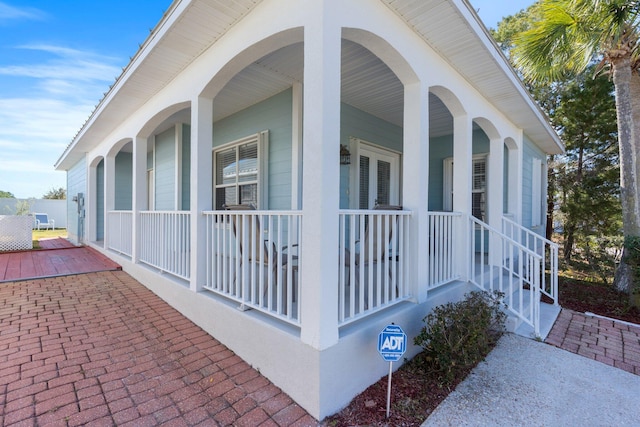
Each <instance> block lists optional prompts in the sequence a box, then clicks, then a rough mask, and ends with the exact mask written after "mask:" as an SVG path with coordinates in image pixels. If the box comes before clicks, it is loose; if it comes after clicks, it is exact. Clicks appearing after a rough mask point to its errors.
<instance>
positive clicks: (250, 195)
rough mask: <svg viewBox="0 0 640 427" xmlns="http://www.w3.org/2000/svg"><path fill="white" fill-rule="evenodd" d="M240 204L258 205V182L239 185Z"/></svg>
mask: <svg viewBox="0 0 640 427" xmlns="http://www.w3.org/2000/svg"><path fill="white" fill-rule="evenodd" d="M240 204H241V205H253V206H255V207H257V206H258V184H245V185H241V186H240Z"/></svg>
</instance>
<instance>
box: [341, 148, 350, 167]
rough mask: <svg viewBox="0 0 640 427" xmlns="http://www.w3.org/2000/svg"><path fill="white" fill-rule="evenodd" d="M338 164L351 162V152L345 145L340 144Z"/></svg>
mask: <svg viewBox="0 0 640 427" xmlns="http://www.w3.org/2000/svg"><path fill="white" fill-rule="evenodd" d="M340 164H341V165H350V164H351V153H350V152H349V149H348V148H347V146H346V145H343V144H340Z"/></svg>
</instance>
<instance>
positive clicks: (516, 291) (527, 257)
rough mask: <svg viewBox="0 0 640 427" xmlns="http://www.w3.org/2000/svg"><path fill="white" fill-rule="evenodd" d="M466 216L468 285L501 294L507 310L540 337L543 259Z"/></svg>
mask: <svg viewBox="0 0 640 427" xmlns="http://www.w3.org/2000/svg"><path fill="white" fill-rule="evenodd" d="M468 217H469V220H470V225H471V227H470V233H471V234H470V245H469V246H470V250H471V274H470V280H471V283H473V284H474V285H476V286H478V287H479V288H481V289H484V290H487V291H494V290H497V291H500V292H502V293H504V294H505V295H504V300H503V301H504V302H505V305H506V309H507V310H508V311H509V312H511V313H513V314H514V315H516V316H517V317H518V318H520V319H521V320H522V321H524V322H526V323H527V324H529V325H531V326H532V327H533V329H534V334H535V335H536V336H539V335H540V295H541V293H540V285H541V276H543V275H544V269H543V265H544V264H543V257H542V256H541V255H540V254H538V253H536V252H534V251H532V250H531V249H529V248H527V247H525V246H524V245H522V244H521V243H519V242H517V241H515V240H514V239H512V238H510V237H509V236H507V235H506V234H504V233H502V232H501V231H498V230H496V229H495V228H493V227H491V226H490V225H489V224H486V223H484V222H482V221H480V220H478V219H477V218H475V217H474V216H472V215H468ZM485 262H486V263H485ZM477 264H478V265H479V267H478V265H477ZM478 270H479V271H478ZM527 288H528V289H527ZM525 293H526V294H527V296H528V298H527V299H525Z"/></svg>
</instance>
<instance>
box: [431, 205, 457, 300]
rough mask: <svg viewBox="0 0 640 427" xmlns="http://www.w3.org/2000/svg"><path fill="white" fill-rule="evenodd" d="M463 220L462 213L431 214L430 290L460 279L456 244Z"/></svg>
mask: <svg viewBox="0 0 640 427" xmlns="http://www.w3.org/2000/svg"><path fill="white" fill-rule="evenodd" d="M462 218H463V216H462V214H461V213H460V212H429V256H428V257H427V259H428V263H429V283H428V287H429V289H434V288H437V287H439V286H442V285H446V284H447V283H450V282H453V281H454V280H457V279H459V278H460V273H459V271H460V266H459V265H458V264H457V263H456V261H457V260H458V259H459V257H456V250H457V248H456V247H455V245H454V242H455V232H456V229H457V228H458V227H460V225H461V222H462Z"/></svg>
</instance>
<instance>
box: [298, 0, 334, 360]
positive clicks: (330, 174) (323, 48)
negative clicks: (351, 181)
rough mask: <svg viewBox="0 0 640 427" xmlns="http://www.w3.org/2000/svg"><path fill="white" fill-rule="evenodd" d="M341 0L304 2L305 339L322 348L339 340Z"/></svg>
mask: <svg viewBox="0 0 640 427" xmlns="http://www.w3.org/2000/svg"><path fill="white" fill-rule="evenodd" d="M339 1H340V0H325V1H308V2H306V4H305V7H306V9H305V11H306V13H307V20H306V25H305V28H304V89H303V91H304V101H303V102H304V113H303V114H304V116H303V119H304V130H303V139H304V150H303V155H302V158H303V171H302V212H303V218H302V236H301V237H302V238H301V244H302V251H301V257H302V260H301V264H302V270H301V277H300V288H301V291H300V293H301V298H300V301H301V316H302V329H301V339H302V341H303V342H304V343H306V344H308V345H310V346H312V347H313V348H316V349H318V350H323V349H325V348H328V347H331V346H332V345H334V344H335V343H337V342H338V242H339V239H338V232H339V228H338V208H339V188H340V187H339V177H340V157H339V156H340V48H341V32H340V31H341V29H340V26H339V25H338V24H337V22H339V17H338V16H332V15H333V14H335V10H336V8H335V7H334V6H336V5H338V3H339ZM332 12H333V13H332Z"/></svg>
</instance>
